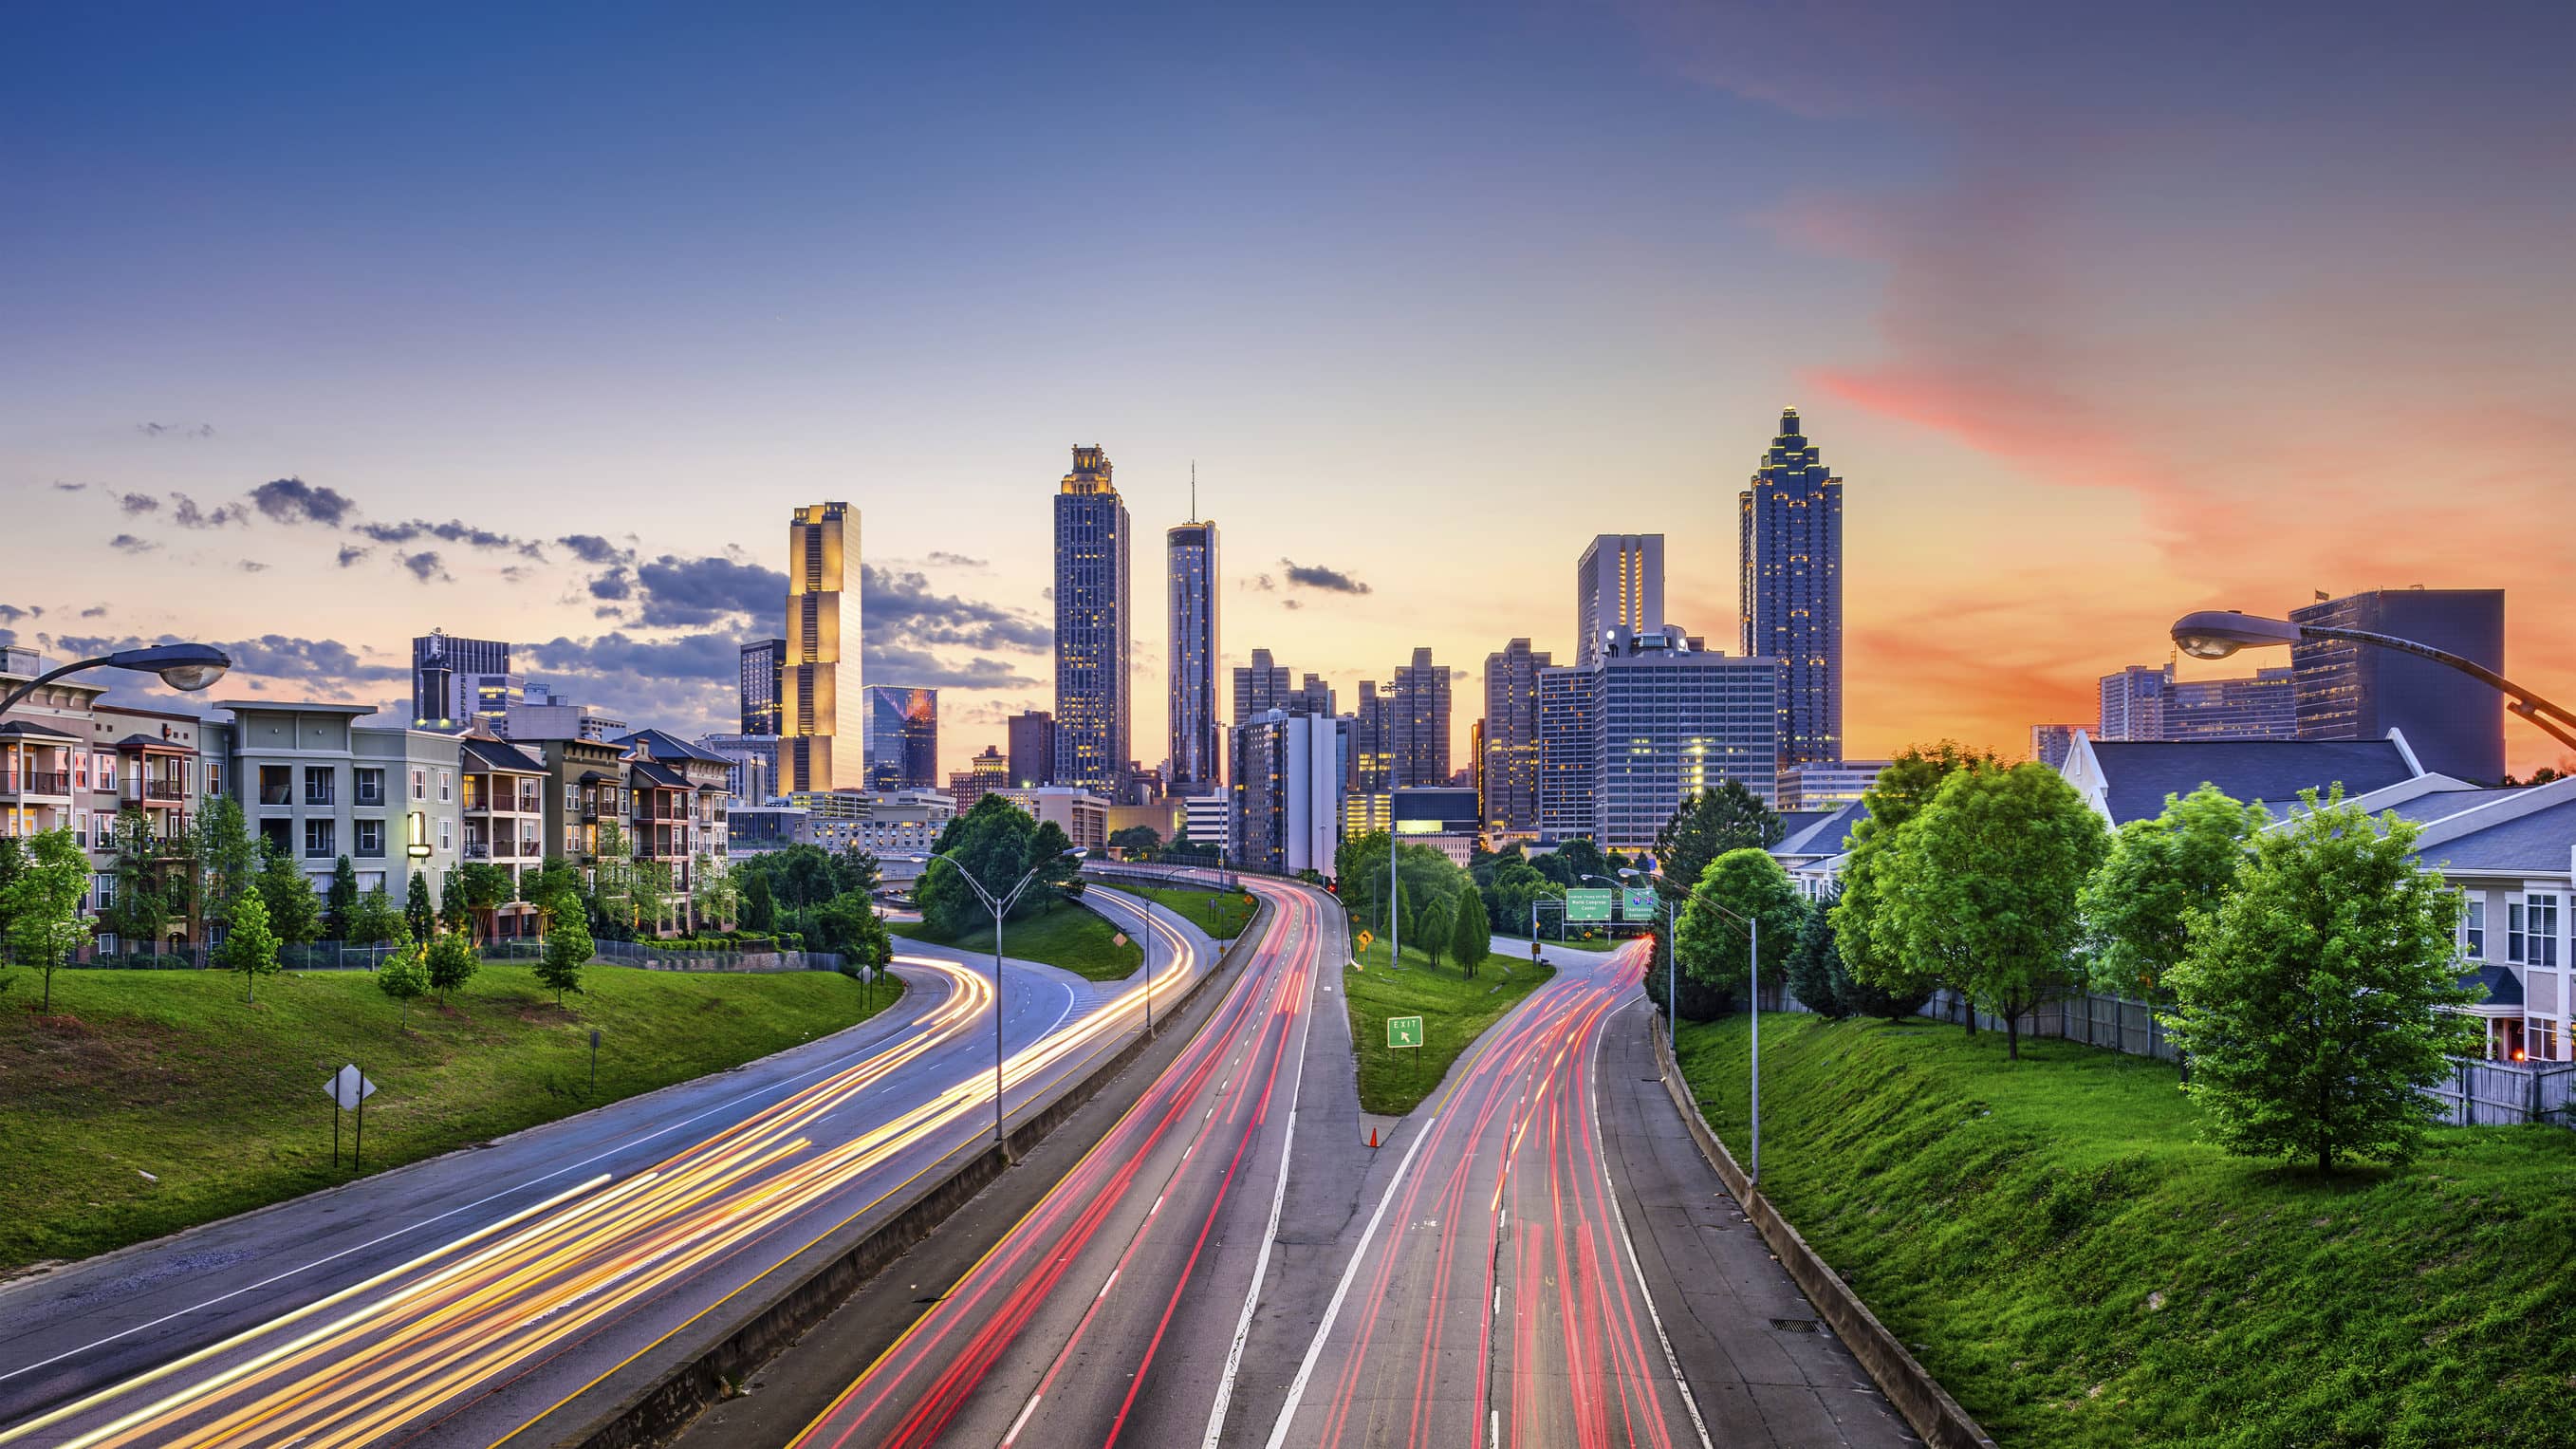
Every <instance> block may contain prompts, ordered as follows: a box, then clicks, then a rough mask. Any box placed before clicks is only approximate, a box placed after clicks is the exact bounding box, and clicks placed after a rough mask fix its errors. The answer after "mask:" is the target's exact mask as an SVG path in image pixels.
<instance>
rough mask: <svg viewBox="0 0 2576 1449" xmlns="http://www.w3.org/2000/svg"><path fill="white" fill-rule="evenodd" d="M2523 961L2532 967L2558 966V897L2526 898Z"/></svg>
mask: <svg viewBox="0 0 2576 1449" xmlns="http://www.w3.org/2000/svg"><path fill="white" fill-rule="evenodd" d="M2523 901H2524V915H2523V942H2522V951H2523V955H2522V959H2523V962H2524V964H2526V965H2530V966H2544V967H2554V966H2556V965H2557V964H2558V897H2556V896H2555V895H2537V896H2525V897H2524V898H2523Z"/></svg>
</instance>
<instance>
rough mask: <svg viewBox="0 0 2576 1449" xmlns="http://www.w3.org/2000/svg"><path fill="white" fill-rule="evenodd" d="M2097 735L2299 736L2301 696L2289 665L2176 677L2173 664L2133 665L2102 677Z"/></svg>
mask: <svg viewBox="0 0 2576 1449" xmlns="http://www.w3.org/2000/svg"><path fill="white" fill-rule="evenodd" d="M2100 693H2101V701H2102V712H2101V715H2100V718H2099V719H2098V721H2097V723H2096V725H2095V728H2094V731H2093V738H2094V739H2095V740H2097V741H2136V740H2294V739H2297V738H2298V737H2299V724H2298V696H2297V691H2296V682H2295V681H2294V679H2293V678H2292V671H2291V670H2290V668H2288V667H2287V666H2283V667H2280V668H2275V669H2264V670H2258V671H2256V672H2255V674H2254V675H2253V677H2251V678H2241V679H2176V678H2175V677H2174V667H2173V666H2172V665H2171V664H2166V665H2162V666H2158V667H2149V666H2147V665H2144V664H2132V665H2130V666H2129V667H2127V668H2125V669H2123V670H2121V671H2120V672H2119V673H2117V674H2105V675H2103V676H2102V679H2101V688H2100Z"/></svg>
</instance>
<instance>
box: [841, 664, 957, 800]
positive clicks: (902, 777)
mask: <svg viewBox="0 0 2576 1449" xmlns="http://www.w3.org/2000/svg"><path fill="white" fill-rule="evenodd" d="M860 699H861V704H860V708H861V709H862V711H863V712H864V713H865V715H866V718H867V776H866V778H867V786H868V788H869V789H871V790H933V789H937V788H938V787H939V691H938V690H935V689H912V688H907V687H906V686H903V685H900V684H871V685H869V686H867V687H866V688H865V689H863V690H861V691H860Z"/></svg>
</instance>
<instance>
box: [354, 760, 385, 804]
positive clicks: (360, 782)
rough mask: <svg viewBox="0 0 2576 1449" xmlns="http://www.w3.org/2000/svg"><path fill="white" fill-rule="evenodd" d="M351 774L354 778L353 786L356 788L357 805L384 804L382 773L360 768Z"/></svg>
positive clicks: (383, 773)
mask: <svg viewBox="0 0 2576 1449" xmlns="http://www.w3.org/2000/svg"><path fill="white" fill-rule="evenodd" d="M353 773H354V774H355V776H356V780H355V784H356V787H357V792H358V803H359V804H361V805H382V804H383V803H385V772H384V771H382V770H369V769H363V768H362V769H359V770H357V771H355V772H353Z"/></svg>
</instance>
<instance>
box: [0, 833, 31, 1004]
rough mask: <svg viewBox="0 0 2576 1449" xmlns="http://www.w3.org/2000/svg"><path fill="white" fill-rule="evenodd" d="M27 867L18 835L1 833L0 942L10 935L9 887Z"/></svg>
mask: <svg viewBox="0 0 2576 1449" xmlns="http://www.w3.org/2000/svg"><path fill="white" fill-rule="evenodd" d="M26 868H27V856H26V853H25V852H24V851H21V850H20V849H19V848H18V837H16V836H14V835H0V942H5V941H6V940H7V939H8V936H9V919H10V917H9V887H11V886H13V885H15V884H17V881H18V876H19V873H20V872H22V871H24V870H25V869H26ZM5 964H6V960H5V956H0V965H5ZM7 989H8V988H7V986H6V985H5V983H0V990H7Z"/></svg>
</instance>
